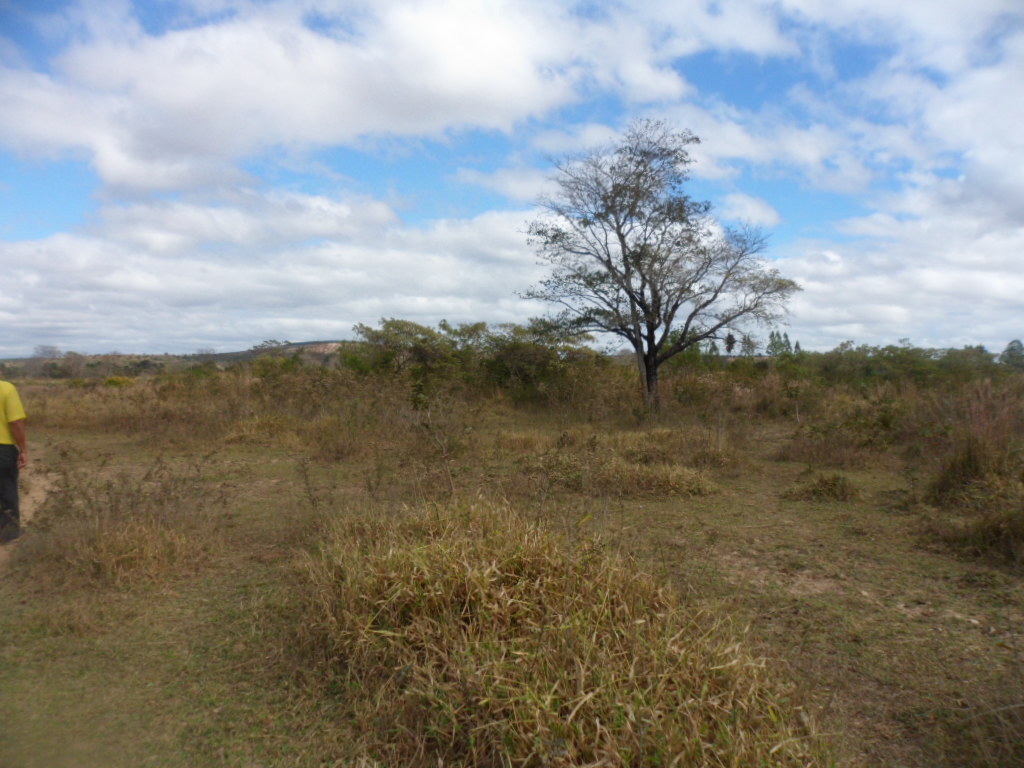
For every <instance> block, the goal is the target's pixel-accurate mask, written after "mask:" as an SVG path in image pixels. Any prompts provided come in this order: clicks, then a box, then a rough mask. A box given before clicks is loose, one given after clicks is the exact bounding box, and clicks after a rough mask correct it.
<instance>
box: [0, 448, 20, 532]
mask: <svg viewBox="0 0 1024 768" xmlns="http://www.w3.org/2000/svg"><path fill="white" fill-rule="evenodd" d="M20 532H21V531H20V525H19V514H18V447H17V446H15V445H0V542H3V541H11V540H12V539H16V538H18V534H19V533H20Z"/></svg>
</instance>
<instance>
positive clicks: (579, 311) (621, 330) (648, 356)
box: [524, 120, 799, 408]
mask: <svg viewBox="0 0 1024 768" xmlns="http://www.w3.org/2000/svg"><path fill="white" fill-rule="evenodd" d="M696 143H698V139H697V137H696V136H694V135H693V134H692V133H690V132H689V131H676V130H673V129H672V128H671V127H670V126H669V125H668V124H666V123H664V122H660V121H652V120H642V121H637V122H634V123H632V124H631V125H630V127H629V129H628V130H627V132H626V133H625V135H624V136H623V138H622V140H621V142H620V143H619V144H617V145H614V146H610V147H606V148H603V149H600V150H595V151H592V152H589V153H587V154H584V155H580V156H573V157H569V158H566V159H564V160H562V161H559V162H556V164H555V167H556V181H557V184H558V189H557V192H556V193H555V194H553V195H552V196H550V197H547V198H545V199H543V200H542V201H541V206H542V207H543V208H544V209H545V211H544V214H543V215H542V216H541V217H539V218H538V219H537V220H535V221H533V222H532V223H531V224H530V227H529V236H530V242H531V244H532V245H534V247H535V248H536V249H537V253H538V255H539V256H540V257H541V258H542V259H543V260H544V261H545V262H547V263H549V264H550V265H551V268H552V269H551V274H550V276H549V277H548V278H547V279H545V280H543V281H541V282H540V283H539V284H538V285H537V286H535V287H534V288H533V289H531V290H530V291H527V292H526V293H525V294H524V295H525V296H526V297H527V298H534V299H543V300H546V301H551V302H556V303H559V304H561V305H562V306H563V310H562V312H561V313H560V314H559V315H558V320H559V322H561V323H563V324H564V325H566V326H568V327H572V328H574V329H576V330H582V331H589V332H603V333H611V334H615V335H617V336H620V337H622V338H623V339H625V340H626V341H628V342H629V344H630V346H631V347H632V348H633V350H634V352H635V353H636V361H637V366H638V368H639V371H640V378H641V382H642V386H643V393H644V398H645V401H646V403H647V405H648V406H649V407H650V408H657V407H658V406H659V404H660V399H659V394H658V369H659V368H660V367H661V365H662V363H664V362H665V361H666V360H669V359H670V358H672V357H674V356H675V355H678V354H679V353H680V352H682V351H684V350H686V349H688V348H690V347H693V346H694V345H696V344H699V343H701V342H703V341H706V340H711V339H723V340H725V339H728V338H729V337H730V336H732V338H733V339H734V338H735V336H734V335H733V334H740V335H743V334H744V333H745V330H744V329H745V328H746V327H748V326H749V325H750V324H751V323H755V324H756V323H772V322H774V321H777V320H778V319H779V318H780V316H781V315H782V314H783V312H784V309H785V303H786V301H787V300H788V299H789V298H790V296H792V294H793V293H794V292H795V291H797V290H799V287H798V286H797V284H796V283H794V282H793V281H792V280H787V279H785V278H783V277H781V276H780V275H779V273H778V271H777V270H775V269H772V268H770V267H769V266H768V265H767V264H766V263H765V262H764V261H763V260H762V259H761V254H762V253H763V251H764V249H765V238H764V236H763V235H762V234H761V233H760V232H759V231H757V230H755V229H752V228H744V229H728V228H724V227H722V226H720V225H719V224H718V223H717V222H716V221H715V220H714V218H713V217H712V216H711V212H710V205H709V204H708V203H705V202H697V201H694V200H692V199H691V198H690V197H689V196H688V195H687V194H686V192H685V184H686V182H687V180H688V179H689V166H690V165H691V163H692V162H693V161H692V159H691V157H690V154H689V152H688V147H690V146H691V145H693V144H696Z"/></svg>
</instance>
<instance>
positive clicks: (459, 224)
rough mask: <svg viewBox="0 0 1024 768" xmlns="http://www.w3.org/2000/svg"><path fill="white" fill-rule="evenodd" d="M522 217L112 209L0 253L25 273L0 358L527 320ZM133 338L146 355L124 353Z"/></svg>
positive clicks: (532, 275)
mask: <svg viewBox="0 0 1024 768" xmlns="http://www.w3.org/2000/svg"><path fill="white" fill-rule="evenodd" d="M528 218H529V213H528V212H526V211H518V212H508V213H489V214H485V215H482V216H480V217H478V218H475V219H471V220H463V221H438V222H435V223H434V224H433V225H432V226H430V227H427V228H408V227H402V226H401V225H399V224H398V223H397V221H396V220H395V218H394V217H393V215H392V214H391V212H390V211H389V210H388V209H386V208H384V207H383V206H381V205H380V204H379V203H375V202H373V201H365V200H364V201H354V202H353V201H345V200H334V199H329V198H325V197H314V196H294V195H293V196H283V197H282V196H280V195H276V194H274V195H270V196H269V197H261V196H259V195H256V194H255V193H252V194H251V196H250V197H249V199H247V200H245V201H240V202H238V203H237V204H236V205H235V206H234V207H233V208H230V209H225V208H221V209H208V208H203V207H202V206H198V205H188V204H174V205H135V206H128V207H124V208H118V209H114V210H111V211H107V212H106V213H105V215H104V216H103V217H102V219H101V221H100V223H99V224H98V225H97V226H96V227H95V228H94V230H93V231H92V232H91V233H89V234H80V235H64V234H62V235H55V236H53V237H50V238H46V239H43V240H40V241H26V242H18V243H0V263H3V264H7V265H18V267H17V269H16V270H15V271H14V274H13V279H14V280H15V281H16V287H15V288H14V289H13V290H12V291H11V293H10V295H6V294H5V299H6V302H5V312H6V311H9V312H14V313H17V314H18V317H17V325H18V328H19V334H18V335H17V336H15V335H11V336H9V337H7V338H5V341H4V343H3V344H2V345H0V355H3V356H9V355H17V354H27V353H28V352H29V351H30V350H31V349H32V348H33V347H34V346H35V345H37V344H42V343H46V344H53V345H56V346H58V347H60V348H61V349H74V350H79V351H107V350H110V349H119V350H121V351H145V352H162V351H179V352H190V351H194V349H196V348H199V347H209V346H219V345H224V344H225V343H228V344H231V343H234V344H235V345H236V346H239V345H240V346H241V347H243V348H244V347H245V346H247V345H250V344H252V343H255V342H258V341H260V340H261V339H263V338H272V337H273V338H281V337H287V338H296V339H312V338H339V337H348V336H351V329H352V326H353V325H355V324H356V323H359V322H374V321H375V320H376V319H377V318H379V317H383V316H395V317H403V318H407V319H410V320H414V321H417V322H424V323H428V324H434V323H437V322H438V321H440V320H441V319H444V318H447V319H450V320H452V321H470V320H472V321H476V320H481V319H483V320H488V321H490V322H512V321H523V320H525V319H526V316H527V314H528V313H529V311H530V307H529V306H527V305H526V304H525V303H524V302H522V301H520V300H518V299H517V298H516V297H515V295H514V291H515V290H516V289H525V288H526V287H528V286H529V285H530V284H531V283H532V282H534V281H535V280H536V279H538V277H539V272H538V268H537V267H536V265H535V263H534V262H535V260H534V258H533V256H532V254H531V252H530V251H529V248H528V247H527V245H526V243H525V241H524V239H523V237H522V236H521V234H520V230H521V229H522V225H523V222H524V221H526V220H527V219H528ZM319 238H324V239H319ZM139 327H145V328H147V329H148V330H147V332H146V333H147V334H148V337H149V339H150V341H149V342H138V344H137V343H136V342H135V341H133V339H135V338H136V336H137V332H136V330H135V329H136V328H139ZM155 329H159V337H158V339H159V340H158V341H154V340H153V336H152V334H153V333H154V332H155ZM139 344H141V346H139Z"/></svg>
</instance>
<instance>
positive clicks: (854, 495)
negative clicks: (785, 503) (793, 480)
mask: <svg viewBox="0 0 1024 768" xmlns="http://www.w3.org/2000/svg"><path fill="white" fill-rule="evenodd" d="M783 497H784V498H787V499H794V500H797V501H856V500H857V499H858V498H860V492H859V491H858V490H857V486H856V485H855V484H854V483H853V481H852V480H850V478H848V477H846V476H845V475H839V474H831V475H820V474H819V475H818V476H817V477H815V478H814V479H813V480H811V481H810V482H803V483H800V484H798V485H796V486H794V487H792V488H790V489H789V490H787V491H786V492H785V493H784V494H783Z"/></svg>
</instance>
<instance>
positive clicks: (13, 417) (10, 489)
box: [0, 368, 28, 543]
mask: <svg viewBox="0 0 1024 768" xmlns="http://www.w3.org/2000/svg"><path fill="white" fill-rule="evenodd" d="M2 377H3V369H2V368H0V543H4V542H8V541H13V540H14V539H16V538H18V536H19V535H20V533H21V515H20V512H19V507H18V472H19V471H20V470H22V469H24V468H25V467H26V465H27V464H28V445H27V443H26V439H25V419H26V415H25V408H24V406H22V404H21V398H20V397H19V396H18V390H17V388H15V386H14V385H13V384H11V383H10V382H9V381H4V380H3V378H2Z"/></svg>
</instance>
